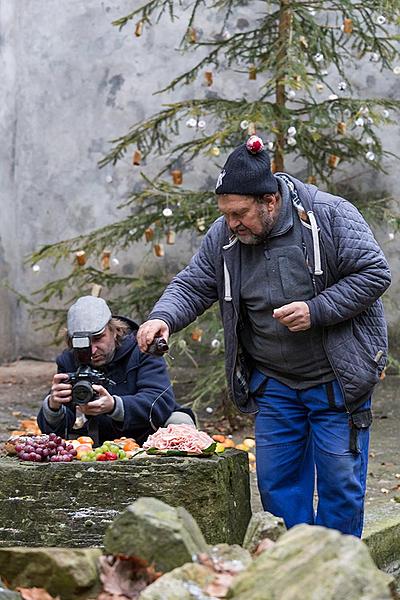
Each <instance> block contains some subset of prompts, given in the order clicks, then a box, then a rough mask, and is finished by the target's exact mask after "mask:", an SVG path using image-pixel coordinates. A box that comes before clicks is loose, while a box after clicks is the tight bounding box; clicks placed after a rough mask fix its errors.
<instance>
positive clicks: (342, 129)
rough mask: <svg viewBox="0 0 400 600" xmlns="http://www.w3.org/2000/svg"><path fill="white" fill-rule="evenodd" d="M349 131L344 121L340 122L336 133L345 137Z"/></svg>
mask: <svg viewBox="0 0 400 600" xmlns="http://www.w3.org/2000/svg"><path fill="white" fill-rule="evenodd" d="M346 131H347V125H346V123H345V122H344V121H339V123H338V124H337V125H336V133H338V134H339V135H345V134H346Z"/></svg>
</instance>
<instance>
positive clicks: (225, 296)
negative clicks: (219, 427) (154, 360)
mask: <svg viewBox="0 0 400 600" xmlns="http://www.w3.org/2000/svg"><path fill="white" fill-rule="evenodd" d="M216 194H217V196H218V207H219V209H220V211H221V213H222V217H220V218H219V219H217V220H216V221H215V222H214V223H213V225H212V226H211V227H210V229H209V231H208V232H207V234H206V236H205V237H204V240H203V242H202V244H201V247H200V249H199V251H198V252H197V253H196V254H195V255H194V256H193V258H192V260H191V261H190V264H189V265H188V266H187V267H186V268H185V269H184V270H183V271H181V272H180V273H179V274H178V275H177V276H176V277H175V278H174V279H173V280H172V282H171V283H170V284H169V286H168V287H167V288H166V290H165V291H164V293H163V295H162V297H161V298H160V300H159V301H158V302H157V304H156V305H155V307H154V309H153V311H152V312H151V314H150V316H149V320H148V321H146V322H145V323H144V324H142V326H141V327H140V329H139V332H138V343H139V346H140V348H141V350H142V351H145V350H146V349H147V348H148V346H149V345H150V344H151V342H152V341H153V338H154V336H156V335H161V336H163V337H164V338H166V339H168V336H169V335H170V334H171V333H174V332H175V331H178V330H180V329H182V328H184V327H186V326H187V325H188V324H189V323H191V322H192V321H194V320H195V319H196V317H198V315H200V314H202V313H203V312H204V311H205V310H206V309H207V308H209V307H210V306H211V305H212V304H213V303H214V302H216V301H217V300H218V301H219V304H220V309H221V315H222V321H223V326H224V333H225V363H226V375H227V380H228V386H229V391H230V395H231V397H232V400H233V402H234V403H235V404H236V406H237V408H238V409H239V410H240V411H242V412H245V413H254V414H255V415H256V416H255V438H256V456H257V478H258V486H259V490H260V494H261V499H262V502H263V506H264V509H265V510H267V511H269V512H271V513H273V514H274V515H276V516H281V517H283V518H284V520H285V523H286V526H287V527H292V526H293V525H296V524H298V523H309V524H316V525H323V526H325V527H330V528H334V529H338V530H339V531H341V532H343V533H347V534H353V535H356V536H359V537H360V536H361V533H362V527H363V514H364V498H365V489H366V475H367V464H368V443H369V427H370V425H371V421H372V416H371V394H372V391H373V388H374V386H375V384H376V383H377V382H378V380H379V377H380V374H381V373H382V370H383V368H384V365H385V361H386V354H387V331H386V322H385V318H384V313H383V306H382V302H381V300H380V296H381V295H382V294H383V293H384V291H385V290H386V289H387V288H388V286H389V284H390V271H389V267H388V264H387V262H386V259H385V257H384V255H383V253H382V251H381V249H380V248H379V246H378V244H377V242H376V240H375V239H374V236H373V234H372V232H371V230H370V228H369V226H368V225H367V223H366V222H365V220H364V219H363V217H362V216H361V214H360V213H359V212H358V210H357V209H356V208H355V207H354V206H353V205H352V204H350V203H349V202H348V201H347V200H345V199H343V198H340V197H337V196H333V195H331V194H328V193H325V192H323V191H321V190H319V189H317V187H315V186H313V185H306V184H304V183H302V182H301V181H299V180H297V179H295V178H294V177H291V176H289V175H287V174H285V173H277V174H275V175H273V174H272V172H271V166H270V160H269V156H268V153H267V152H266V150H265V149H264V145H263V143H262V140H261V139H260V138H257V137H256V136H252V137H251V138H250V139H249V140H248V142H247V143H246V144H243V145H241V146H239V147H238V148H236V149H235V150H234V151H233V152H232V153H231V154H230V156H229V157H228V159H227V161H226V163H225V165H224V168H223V170H222V171H221V173H220V175H219V177H218V181H217V186H216ZM315 473H316V477H315ZM315 481H316V486H317V491H318V505H317V508H316V511H315V510H314V506H313V497H314V487H315Z"/></svg>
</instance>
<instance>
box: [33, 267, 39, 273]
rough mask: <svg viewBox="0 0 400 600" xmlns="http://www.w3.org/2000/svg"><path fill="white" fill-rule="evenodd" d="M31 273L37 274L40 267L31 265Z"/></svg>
mask: <svg viewBox="0 0 400 600" xmlns="http://www.w3.org/2000/svg"><path fill="white" fill-rule="evenodd" d="M32 271H33V272H34V273H39V271H40V265H32Z"/></svg>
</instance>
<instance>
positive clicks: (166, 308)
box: [149, 174, 390, 413]
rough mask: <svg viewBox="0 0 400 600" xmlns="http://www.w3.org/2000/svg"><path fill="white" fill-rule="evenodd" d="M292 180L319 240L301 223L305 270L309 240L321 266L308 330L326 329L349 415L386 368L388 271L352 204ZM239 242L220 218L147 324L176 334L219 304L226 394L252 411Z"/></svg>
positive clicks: (327, 348) (310, 253)
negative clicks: (241, 333) (241, 334)
mask: <svg viewBox="0 0 400 600" xmlns="http://www.w3.org/2000/svg"><path fill="white" fill-rule="evenodd" d="M281 175H283V174H281ZM277 176H278V177H279V174H278V175H277ZM285 176H286V175H285ZM286 177H288V176H286ZM289 180H291V182H292V185H293V186H294V189H295V190H296V192H297V194H298V196H299V199H300V201H301V203H302V206H303V207H304V209H303V210H304V212H305V214H306V215H308V216H309V218H310V213H311V216H312V215H313V216H314V217H315V219H316V223H317V227H318V232H317V234H318V240H313V238H312V235H311V228H310V224H309V222H306V221H303V220H301V222H302V224H303V225H304V227H303V228H302V231H303V243H304V246H305V248H306V250H307V256H308V258H309V261H310V267H311V268H312V269H314V267H315V247H314V246H315V244H314V243H313V242H314V241H318V249H319V251H320V255H321V256H320V257H321V263H322V264H321V267H322V268H321V270H320V271H319V272H318V273H315V275H314V278H313V281H314V290H315V297H314V298H312V299H311V300H309V301H307V304H308V306H309V308H310V316H311V326H314V325H315V326H320V327H323V328H324V348H325V351H326V355H327V357H328V360H329V362H330V364H331V366H332V369H333V371H334V373H335V375H336V377H337V380H338V382H339V384H340V386H341V389H342V392H343V395H344V399H345V404H346V408H347V410H348V412H354V411H355V410H356V409H357V408H358V407H359V406H360V405H361V404H362V403H363V402H364V401H365V399H366V397H367V396H368V395H370V394H371V392H372V390H373V388H374V385H375V384H376V383H377V382H378V380H379V376H380V374H381V372H382V370H383V368H384V366H385V361H386V357H387V328H386V321H385V317H384V312H383V305H382V301H381V299H380V296H381V295H382V294H383V293H384V291H385V290H386V289H387V288H388V287H389V284H390V270H389V267H388V264H387V261H386V259H385V256H384V255H383V252H382V250H381V249H380V248H379V246H378V244H377V242H376V240H375V238H374V236H373V234H372V232H371V230H370V228H369V226H368V225H367V223H366V222H365V220H364V219H363V217H362V216H361V214H360V213H359V211H358V210H357V209H356V208H355V207H354V206H353V205H352V204H351V203H350V202H348V201H347V200H345V199H344V198H340V197H338V196H333V195H331V194H327V193H325V192H322V191H321V190H319V189H317V188H316V187H315V186H312V185H306V184H303V183H302V182H301V181H299V180H297V179H295V178H294V177H289ZM236 242H237V240H236V239H233V238H232V236H231V232H230V230H229V229H228V227H227V224H226V222H225V219H224V218H222V217H220V218H219V219H217V220H216V221H215V223H214V224H213V225H212V226H211V227H210V229H209V231H208V232H207V234H206V236H205V237H204V239H203V241H202V244H201V246H200V249H199V251H198V252H197V253H196V254H195V255H194V256H193V258H192V260H191V261H190V264H189V265H188V266H187V267H186V268H185V269H184V270H183V271H181V272H180V273H178V275H176V277H175V278H174V279H173V280H172V282H171V283H170V284H169V286H168V287H167V288H166V290H165V292H164V293H163V295H162V297H161V298H160V300H159V301H158V302H157V304H156V305H155V307H154V309H153V311H152V312H151V314H150V316H149V318H150V319H162V320H163V321H165V322H166V323H167V324H168V326H169V329H170V332H171V333H173V332H175V331H179V330H180V329H183V328H184V327H186V326H187V325H188V324H189V323H191V322H192V321H194V320H195V319H196V317H197V316H199V315H201V314H202V313H203V312H204V311H205V310H206V309H207V308H209V307H210V306H211V305H212V304H213V303H214V302H216V301H219V305H220V309H221V315H222V321H223V325H224V335H225V365H226V375H227V381H228V389H229V392H230V396H231V398H232V400H233V401H234V403H235V404H236V406H237V407H238V408H239V410H241V411H242V412H248V413H255V412H257V410H258V408H257V404H256V402H255V400H254V398H252V396H251V395H250V394H249V388H248V380H249V374H250V371H251V368H252V364H251V360H250V357H247V356H245V355H244V353H243V350H242V348H241V346H240V343H239V339H238V335H237V333H238V328H240V326H241V319H240V308H241V307H240V248H239V246H240V244H239V243H236Z"/></svg>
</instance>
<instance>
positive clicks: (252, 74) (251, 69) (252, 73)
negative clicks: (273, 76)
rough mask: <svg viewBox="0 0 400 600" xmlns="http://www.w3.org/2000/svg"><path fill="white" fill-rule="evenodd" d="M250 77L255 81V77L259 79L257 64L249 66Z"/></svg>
mask: <svg viewBox="0 0 400 600" xmlns="http://www.w3.org/2000/svg"><path fill="white" fill-rule="evenodd" d="M249 79H250V80H252V81H254V80H255V79H257V69H256V66H255V65H250V66H249Z"/></svg>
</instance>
